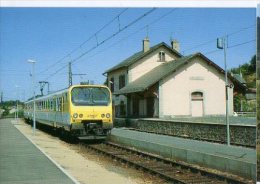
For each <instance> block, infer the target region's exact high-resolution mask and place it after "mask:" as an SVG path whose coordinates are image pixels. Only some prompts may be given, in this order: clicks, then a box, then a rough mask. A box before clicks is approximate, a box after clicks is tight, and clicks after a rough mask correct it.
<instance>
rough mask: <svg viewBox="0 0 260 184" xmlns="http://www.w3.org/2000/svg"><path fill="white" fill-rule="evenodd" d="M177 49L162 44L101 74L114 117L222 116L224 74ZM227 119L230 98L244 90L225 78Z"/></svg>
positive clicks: (202, 59) (145, 43)
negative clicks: (107, 88) (109, 90)
mask: <svg viewBox="0 0 260 184" xmlns="http://www.w3.org/2000/svg"><path fill="white" fill-rule="evenodd" d="M179 50H180V47H179V43H178V41H176V40H173V41H171V46H169V45H167V44H166V43H164V42H162V43H159V44H157V45H154V46H152V47H150V42H149V39H147V38H146V39H144V40H143V50H141V51H140V52H137V53H135V54H133V55H132V56H130V57H129V58H127V59H125V60H123V61H122V62H120V63H118V64H117V65H115V66H113V67H112V68H110V69H108V70H107V71H105V73H104V74H106V75H107V84H108V86H109V88H110V89H111V91H112V93H113V107H114V112H115V113H114V114H115V117H122V118H124V117H128V118H173V117H180V116H185V117H187V116H211V115H214V116H216V115H225V113H226V95H225V71H224V70H223V69H222V68H221V67H219V66H218V65H217V64H215V63H214V62H213V61H211V60H210V59H208V58H207V57H206V56H205V55H203V54H202V53H195V54H191V55H188V56H183V55H181V54H180V52H179ZM227 90H228V94H229V99H228V103H229V107H230V108H229V114H230V115H232V114H233V95H234V93H243V92H244V91H245V90H246V86H245V85H243V84H242V83H241V82H240V81H239V80H237V79H236V78H235V77H233V76H231V75H228V87H227Z"/></svg>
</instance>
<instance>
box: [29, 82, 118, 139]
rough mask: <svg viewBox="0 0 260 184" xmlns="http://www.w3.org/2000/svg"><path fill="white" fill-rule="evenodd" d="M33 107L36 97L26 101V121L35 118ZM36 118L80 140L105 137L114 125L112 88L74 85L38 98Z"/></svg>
mask: <svg viewBox="0 0 260 184" xmlns="http://www.w3.org/2000/svg"><path fill="white" fill-rule="evenodd" d="M33 107H34V100H33V99H30V100H28V101H26V102H25V107H24V118H25V120H26V121H29V122H32V121H33V113H34V108H33ZM35 121H36V122H37V123H36V124H37V125H39V124H41V125H47V126H48V127H52V128H54V129H57V130H59V131H60V132H62V134H66V135H69V136H73V137H77V138H80V139H98V138H104V137H106V136H107V134H108V133H109V132H110V131H111V129H112V128H113V115H112V95H111V91H110V89H109V88H108V87H106V86H102V85H73V86H70V87H69V88H67V89H64V90H60V91H57V92H54V93H51V94H48V95H45V96H40V97H37V98H36V99H35Z"/></svg>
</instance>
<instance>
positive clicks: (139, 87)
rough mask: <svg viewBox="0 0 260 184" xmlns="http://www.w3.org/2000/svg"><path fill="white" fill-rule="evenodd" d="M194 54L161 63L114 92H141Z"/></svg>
mask: <svg viewBox="0 0 260 184" xmlns="http://www.w3.org/2000/svg"><path fill="white" fill-rule="evenodd" d="M193 57H194V55H189V56H185V57H181V58H179V59H176V60H174V61H170V62H166V63H164V64H161V65H159V66H157V67H155V68H154V69H152V70H151V71H149V72H148V73H146V74H144V75H143V76H141V77H140V78H138V79H136V80H135V81H133V82H131V83H129V84H128V85H126V86H125V87H124V88H122V89H120V90H119V91H118V92H115V93H114V94H126V93H134V92H141V91H144V90H146V89H147V88H149V87H150V86H152V85H153V84H155V83H156V82H158V81H159V80H160V79H162V78H163V77H165V76H167V75H168V74H169V73H170V72H172V71H174V70H177V69H178V68H179V67H181V66H182V65H184V64H187V62H188V61H189V60H190V59H191V58H193Z"/></svg>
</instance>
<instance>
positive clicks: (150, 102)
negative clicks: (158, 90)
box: [146, 97, 154, 118]
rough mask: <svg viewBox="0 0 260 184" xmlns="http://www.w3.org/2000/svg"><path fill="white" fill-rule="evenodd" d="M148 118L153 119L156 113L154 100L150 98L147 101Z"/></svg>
mask: <svg viewBox="0 0 260 184" xmlns="http://www.w3.org/2000/svg"><path fill="white" fill-rule="evenodd" d="M146 109H147V117H148V118H152V117H153V113H154V98H152V97H150V98H147V99H146Z"/></svg>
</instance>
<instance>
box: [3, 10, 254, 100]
mask: <svg viewBox="0 0 260 184" xmlns="http://www.w3.org/2000/svg"><path fill="white" fill-rule="evenodd" d="M144 15H145V16H144ZM104 25H106V26H104ZM101 28H103V29H101ZM255 28H256V9H255V8H156V9H152V8H0V92H3V100H4V101H5V100H10V99H17V98H18V99H19V100H21V101H25V100H27V99H28V98H29V97H31V96H32V94H33V93H32V91H33V90H32V77H31V75H30V74H32V64H30V63H28V62H27V61H28V59H33V60H35V61H36V64H35V77H36V82H37V83H38V81H48V82H49V84H50V91H56V90H59V89H64V88H66V87H67V86H68V62H70V61H71V62H72V73H73V74H85V75H82V76H79V75H74V76H73V84H78V83H80V81H87V80H90V81H94V83H95V84H103V83H104V81H105V76H104V75H102V74H103V73H104V71H106V70H107V69H109V68H110V67H112V66H114V65H116V64H117V63H119V62H121V61H122V60H124V59H126V58H127V57H129V56H131V55H132V54H134V53H136V52H138V51H140V50H141V49H142V40H143V39H144V38H145V37H146V36H148V37H149V39H150V44H151V46H153V45H156V44H158V43H160V42H165V43H167V44H169V45H170V39H171V38H172V39H176V40H178V41H179V43H180V52H181V54H183V55H189V54H192V53H196V52H201V53H202V54H204V55H205V56H206V57H208V58H209V59H211V60H212V61H213V62H215V63H216V64H217V65H219V66H220V67H222V68H223V67H224V54H223V50H218V49H217V48H216V39H217V38H218V37H223V36H225V35H228V49H227V67H228V69H230V68H233V67H238V66H239V65H241V64H244V63H246V62H249V60H250V59H251V58H252V56H253V55H255V52H256V29H255ZM99 30H100V31H99ZM119 30H120V31H119ZM112 35H114V36H112ZM104 40H105V41H104ZM102 41H104V42H102ZM72 51H73V52H72ZM35 90H36V94H39V93H40V88H39V85H37V86H36V87H35ZM44 92H45V93H46V90H45V91H44Z"/></svg>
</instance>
